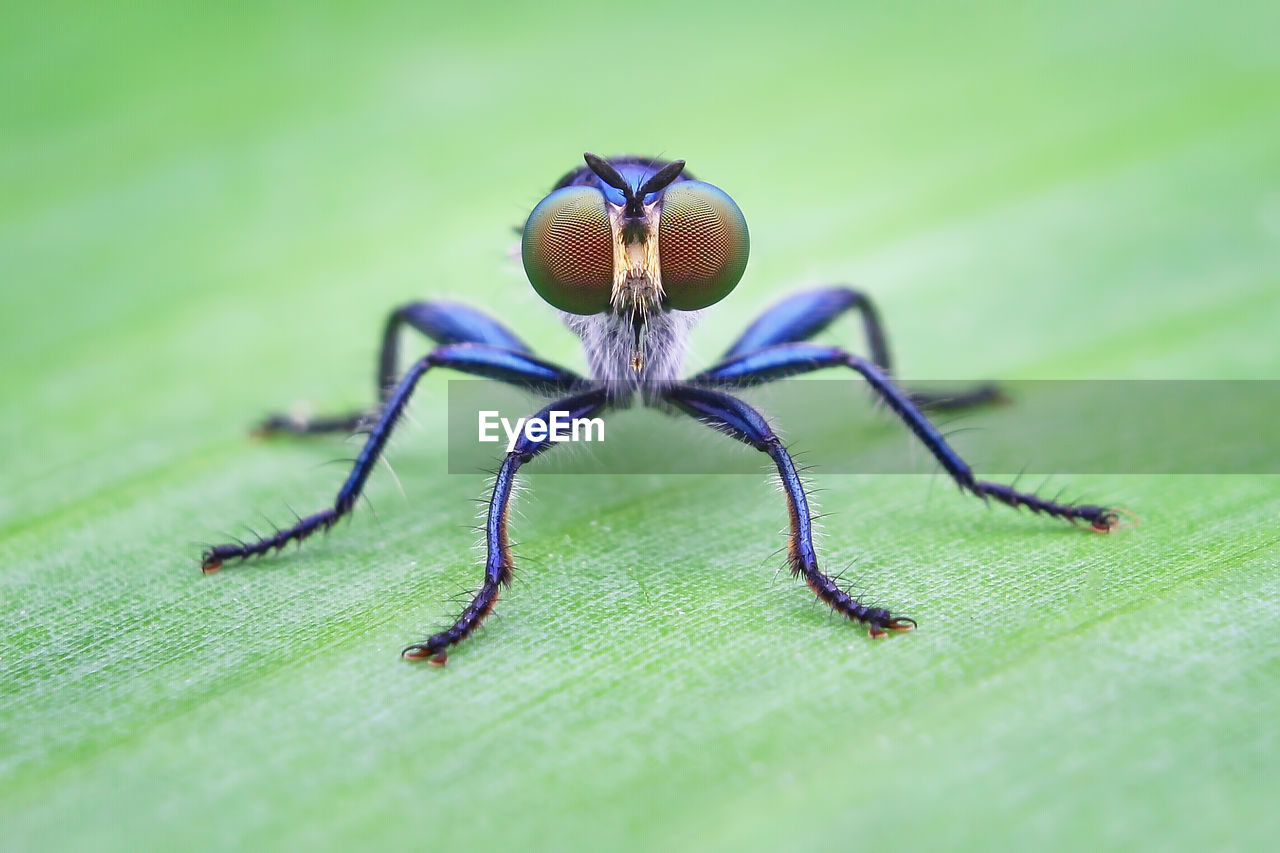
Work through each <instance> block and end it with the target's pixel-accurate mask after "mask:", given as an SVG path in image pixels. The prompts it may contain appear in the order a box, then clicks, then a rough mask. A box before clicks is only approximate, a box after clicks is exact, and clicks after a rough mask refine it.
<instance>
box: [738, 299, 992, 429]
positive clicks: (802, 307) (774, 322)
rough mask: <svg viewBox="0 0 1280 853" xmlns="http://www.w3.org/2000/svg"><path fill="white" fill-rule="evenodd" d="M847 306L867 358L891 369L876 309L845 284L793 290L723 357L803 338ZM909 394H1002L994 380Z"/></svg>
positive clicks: (962, 400)
mask: <svg viewBox="0 0 1280 853" xmlns="http://www.w3.org/2000/svg"><path fill="white" fill-rule="evenodd" d="M848 311H857V312H858V313H859V314H860V315H861V316H862V325H863V329H864V330H865V332H866V336H867V346H868V348H869V349H870V350H871V362H872V363H873V364H875V365H876V366H877V367H879V368H880V369H881V371H883V372H884V373H887V374H890V375H892V373H893V367H892V364H891V362H890V359H889V343H888V341H887V340H886V337H885V331H884V323H883V322H881V320H880V314H879V312H877V311H876V307H875V305H874V304H873V303H872V302H871V299H870V297H868V296H867V295H866V294H865V293H863V292H862V291H860V290H853V289H851V288H848V287H825V288H821V289H819V290H806V291H803V292H801V293H795V294H792V295H791V296H788V297H786V298H785V299H783V300H782V301H781V302H778V303H777V304H775V305H773V306H771V307H769V308H767V309H765V311H764V313H763V314H761V315H760V316H759V317H757V318H756V319H755V320H754V321H753V322H752V323H751V325H750V326H748V327H747V330H746V331H745V332H743V333H742V335H741V336H740V337H739V338H738V340H736V341H735V342H734V343H733V345H732V346H731V347H729V350H728V352H726V353H725V354H724V360H726V361H728V360H730V359H734V358H737V357H739V356H743V355H746V354H747V353H750V352H754V351H755V350H759V349H763V348H765V347H771V346H777V345H778V344H789V343H799V342H801V341H807V340H809V339H811V338H812V337H813V336H814V335H817V334H819V333H820V332H822V331H823V330H824V329H826V328H827V327H828V326H830V325H831V324H832V323H833V322H835V321H836V320H837V319H838V318H839V317H840V316H841V315H843V314H845V313H846V312H848ZM911 399H912V400H914V401H915V403H916V405H918V406H927V407H932V408H937V409H958V408H964V407H966V406H974V405H980V404H983V403H994V402H998V401H1000V400H1001V399H1003V398H1002V396H1001V394H1000V390H999V389H998V388H996V386H995V385H992V384H989V383H987V384H983V385H978V386H977V387H974V388H971V389H969V390H967V391H964V392H963V393H960V394H933V393H930V392H927V391H914V392H911Z"/></svg>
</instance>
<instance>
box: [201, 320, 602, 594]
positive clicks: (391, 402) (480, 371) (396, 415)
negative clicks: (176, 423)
mask: <svg viewBox="0 0 1280 853" xmlns="http://www.w3.org/2000/svg"><path fill="white" fill-rule="evenodd" d="M433 367H448V368H452V369H454V370H457V371H460V372H462V373H469V374H471V375H472V376H482V377H485V378H489V379H499V380H502V381H504V382H509V383H511V384H514V385H520V386H523V387H526V388H553V389H559V390H561V391H567V390H569V389H571V388H573V387H575V386H576V385H578V383H580V382H581V381H582V380H581V378H579V377H578V376H577V375H576V374H574V373H571V372H570V371H568V370H565V369H563V368H560V367H556V366H555V365H553V364H548V363H547V362H544V361H541V360H539V359H536V358H533V357H532V356H529V355H525V354H524V353H520V352H514V351H512V350H505V349H500V348H498V347H494V346H489V345H487V344H450V345H447V346H442V347H437V348H436V349H435V350H433V351H432V352H431V354H430V355H428V356H426V357H425V358H422V359H419V360H418V361H417V362H415V363H414V365H413V366H412V367H411V368H409V370H408V372H406V373H405V375H404V377H403V378H402V379H401V380H400V382H399V383H398V384H397V385H396V386H395V387H394V388H393V389H392V392H391V394H390V395H389V396H388V398H387V400H386V403H385V404H384V405H383V407H382V411H381V413H380V414H379V415H378V419H377V421H376V422H375V423H374V425H373V428H372V429H371V430H370V431H369V435H368V437H367V438H366V439H365V444H364V447H363V448H361V450H360V455H359V456H358V457H357V458H356V462H355V465H354V466H353V467H352V469H351V473H350V475H348V477H347V481H346V482H345V483H344V484H343V486H342V488H341V489H340V490H339V491H338V496H337V498H335V499H334V503H333V506H330V507H327V508H325V509H323V510H321V511H319V512H316V513H313V514H311V515H308V516H306V517H304V518H300V519H298V522H297V523H296V524H294V525H293V526H291V527H287V528H284V529H281V530H278V531H276V532H275V533H274V534H273V535H271V536H264V537H262V538H260V539H258V540H257V541H255V542H250V543H245V542H236V543H232V544H226V545H215V546H214V547H212V548H210V549H208V550H207V551H205V552H204V555H203V557H202V559H201V565H202V567H203V569H204V571H205V572H213V571H217V570H218V569H220V568H221V567H222V564H223V563H224V562H226V561H227V560H233V559H240V560H244V559H247V558H249V557H260V556H262V555H264V554H266V553H268V552H270V551H272V550H277V551H278V550H280V549H282V548H284V546H285V545H287V544H289V543H290V542H301V541H302V540H303V539H306V538H307V537H309V536H311V535H312V534H313V533H315V532H316V531H318V530H328V529H329V528H330V527H333V525H334V524H336V523H337V522H338V519H340V518H342V517H343V516H344V515H347V514H348V513H350V512H351V510H352V508H353V507H354V506H355V503H356V499H357V498H359V497H360V493H361V491H362V490H363V489H364V484H365V480H367V479H368V477H369V473H370V472H371V471H372V470H373V466H374V465H375V464H376V463H377V461H378V457H379V456H381V455H382V451H383V448H384V447H385V446H386V443H387V440H388V439H389V438H390V437H391V433H392V431H393V430H394V429H395V427H396V424H397V423H398V422H399V420H400V416H401V414H403V413H404V409H405V406H407V405H408V403H409V398H410V397H411V396H412V395H413V391H414V389H415V388H416V387H417V385H418V380H420V379H421V378H422V377H423V375H424V374H425V373H426V372H427V371H428V370H430V369H431V368H433Z"/></svg>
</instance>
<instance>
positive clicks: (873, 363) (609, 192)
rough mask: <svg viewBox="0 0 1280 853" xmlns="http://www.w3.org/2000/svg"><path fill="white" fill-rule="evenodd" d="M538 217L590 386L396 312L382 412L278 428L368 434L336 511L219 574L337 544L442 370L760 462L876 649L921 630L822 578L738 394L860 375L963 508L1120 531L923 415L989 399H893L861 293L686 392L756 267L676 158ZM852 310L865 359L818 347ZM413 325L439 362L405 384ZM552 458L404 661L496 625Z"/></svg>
mask: <svg viewBox="0 0 1280 853" xmlns="http://www.w3.org/2000/svg"><path fill="white" fill-rule="evenodd" d="M584 159H585V161H586V162H585V165H583V166H580V167H578V168H577V169H575V170H573V171H571V172H569V173H568V174H567V175H565V176H564V177H563V178H561V179H560V181H559V182H558V183H557V184H556V185H555V186H554V187H553V189H552V191H551V193H550V194H549V195H548V196H547V197H546V198H544V199H543V200H542V201H541V202H539V203H538V205H537V206H536V207H535V208H534V209H533V212H532V213H531V214H530V215H529V218H528V220H527V221H526V222H525V225H524V229H523V235H522V239H521V258H522V261H523V264H524V268H525V272H526V273H527V275H528V278H529V283H530V284H532V285H533V289H534V290H535V291H536V292H537V293H538V295H539V296H541V297H542V298H543V299H544V300H545V301H546V302H548V303H549V304H550V305H551V306H552V307H553V308H556V309H558V310H559V312H560V316H561V318H562V319H563V320H564V323H565V325H567V326H568V327H569V329H570V330H571V331H572V332H573V333H574V334H576V335H577V336H578V337H579V338H581V340H582V343H583V346H584V349H585V351H586V357H587V363H588V372H587V375H586V376H580V375H578V374H576V373H574V372H572V371H570V370H566V369H565V368H563V367H560V366H558V365H555V364H552V363H550V362H547V361H544V360H543V359H540V358H538V357H537V356H536V355H534V354H533V352H532V351H531V350H530V349H529V347H528V346H526V345H525V343H524V342H523V341H521V340H520V338H518V337H517V336H516V335H515V333H513V332H512V331H510V330H509V329H508V328H507V327H506V326H505V325H503V324H502V323H501V322H499V321H498V320H496V319H494V318H492V317H490V316H488V315H487V314H483V313H481V312H480V311H477V310H476V309H474V308H469V307H466V306H463V305H458V304H455V303H449V302H438V301H432V302H415V303H412V304H409V305H405V306H404V307H401V308H398V309H396V310H395V311H393V312H392V313H391V316H390V318H389V319H388V321H387V324H386V329H385V332H384V335H383V341H382V352H381V357H380V360H379V369H378V389H379V400H380V405H379V406H378V407H377V409H376V411H375V412H373V413H356V414H352V415H344V416H340V417H329V418H318V419H314V420H299V419H294V418H289V417H284V416H279V415H276V416H272V417H270V418H268V419H267V420H266V421H265V422H264V423H263V424H262V425H261V429H262V430H263V431H265V432H271V433H281V432H283V433H307V434H311V433H323V432H334V431H343V432H350V431H353V430H357V429H360V428H362V427H367V438H366V440H365V444H364V447H363V449H362V450H361V451H360V454H359V456H358V458H357V459H356V461H355V464H354V466H353V468H352V470H351V474H350V475H349V476H348V478H347V480H346V482H345V483H344V484H343V486H342V488H341V490H339V492H338V495H337V498H336V499H335V500H334V503H333V505H332V506H330V507H327V508H325V509H323V510H321V511H319V512H317V513H314V514H312V515H308V516H306V517H303V518H299V519H298V522H297V523H296V524H294V525H293V526H291V527H288V528H285V529H281V530H278V531H276V532H275V533H274V534H273V535H271V536H266V537H262V538H261V539H258V540H257V541H254V542H251V543H243V542H242V543H235V544H227V545H217V546H215V547H212V548H209V549H208V550H207V551H205V552H204V555H203V559H202V566H203V569H204V571H205V572H213V571H216V570H217V569H219V568H221V567H222V565H223V564H224V563H225V562H226V561H228V560H232V559H241V560H243V559H246V558H248V557H255V556H261V555H264V554H266V553H268V552H269V551H272V550H279V549H281V548H283V547H284V546H285V545H287V544H288V543H289V542H300V541H301V540H303V539H305V538H307V537H308V536H311V535H312V534H313V533H315V532H317V531H319V530H327V529H328V528H330V527H332V526H333V525H334V524H335V523H336V522H337V521H338V519H340V518H342V517H343V516H345V515H347V514H349V513H350V512H351V511H352V509H353V508H354V506H355V503H356V499H357V498H358V497H359V496H360V493H361V490H362V489H363V488H364V485H365V481H366V480H367V479H368V476H369V472H370V471H371V470H372V469H373V467H374V465H375V463H376V462H377V460H378V458H379V456H380V455H381V454H382V452H383V449H384V448H385V446H386V443H387V439H388V438H389V437H390V435H391V432H392V430H394V429H395V426H396V424H397V423H398V422H399V420H400V416H401V415H402V414H403V412H404V410H405V406H406V405H407V404H408V402H409V398H410V396H411V395H412V394H413V391H414V388H415V387H416V386H417V384H418V380H420V379H421V378H422V376H423V374H425V373H427V371H429V370H431V369H432V368H435V367H447V368H451V369H453V370H457V371H460V372H462V373H466V374H471V375H474V376H481V377H486V378H489V379H496V380H499V381H502V382H506V383H510V384H512V385H515V386H519V387H522V388H525V389H530V390H535V391H538V392H541V393H543V394H546V395H547V396H553V397H554V398H555V399H553V400H552V402H550V403H549V404H548V405H547V406H546V407H545V408H544V409H542V410H541V411H540V412H539V413H538V414H537V415H535V416H534V417H535V418H540V419H541V420H543V421H546V420H547V419H548V417H549V416H550V414H551V413H553V412H556V413H563V412H568V413H569V415H570V416H571V417H572V418H575V419H576V418H589V417H595V416H598V415H601V414H603V413H604V412H606V411H608V410H609V409H611V408H616V407H619V406H623V405H628V404H630V403H631V402H633V401H634V400H639V401H641V402H642V403H643V404H645V405H651V406H657V407H659V408H662V409H664V410H665V411H669V412H676V413H680V412H683V413H687V414H688V415H691V416H693V417H694V418H696V419H697V420H699V421H700V422H702V423H705V424H707V425H709V426H711V427H713V428H715V429H718V430H719V431H721V432H723V433H724V434H727V435H729V436H731V437H732V438H734V439H737V440H738V441H741V442H743V443H744V444H747V445H749V446H751V447H754V448H755V449H756V450H759V451H760V452H762V453H764V454H767V455H768V457H769V458H770V459H771V460H772V462H773V465H774V466H775V467H776V468H777V472H778V475H779V477H780V479H781V482H782V487H783V492H784V494H785V495H786V501H787V511H788V514H789V516H790V520H791V527H790V533H789V537H788V547H787V562H788V565H789V566H790V569H791V572H792V573H793V574H794V575H795V576H797V577H800V578H803V579H804V581H805V582H806V583H807V584H808V586H809V587H810V588H811V589H812V590H813V592H814V593H815V594H816V595H817V597H818V598H819V599H820V600H822V601H823V602H825V603H826V604H827V605H828V606H830V607H831V608H832V609H833V610H835V611H837V612H839V613H841V614H843V615H844V616H846V617H848V618H849V619H851V620H854V621H856V622H859V623H862V624H864V625H866V626H867V628H868V630H869V632H870V635H871V636H872V637H884V636H886V635H887V634H888V633H889V632H898V631H909V630H911V629H913V628H915V627H916V623H915V621H914V620H912V619H910V618H908V617H906V616H901V615H895V614H893V613H891V612H890V611H889V610H887V609H885V608H882V607H875V606H870V605H867V604H864V603H862V602H861V601H859V600H858V599H857V598H855V597H854V596H853V595H851V594H850V593H849V592H848V591H847V590H846V589H844V588H843V587H842V586H840V585H839V584H838V583H837V582H836V581H835V580H833V579H832V578H831V577H829V576H828V575H826V574H824V573H823V571H822V569H821V568H820V567H819V563H818V555H817V552H816V551H815V550H814V545H813V519H812V517H811V514H810V511H809V502H808V499H807V497H806V493H805V486H804V484H803V483H802V481H801V478H800V475H799V473H798V472H797V470H796V466H795V464H794V463H793V462H792V459H791V456H790V454H789V453H788V452H787V450H786V448H784V447H783V445H782V442H781V441H780V440H779V439H778V436H777V435H776V434H775V433H774V432H773V430H772V429H771V428H770V426H769V423H768V421H767V420H766V419H765V418H764V417H763V416H762V415H761V414H760V413H759V412H757V411H756V410H755V409H753V408H752V407H751V406H749V405H748V404H747V403H745V402H743V401H742V400H740V399H739V398H738V397H736V396H735V395H734V394H733V393H732V392H733V391H734V390H735V389H738V388H743V387H749V386H753V385H759V384H762V383H766V382H772V381H774V380H777V379H782V378H785V377H791V376H797V375H799V374H804V373H810V372H813V371H816V370H821V369H823V368H831V367H841V368H848V369H850V370H853V371H854V372H855V373H858V374H860V375H861V376H862V378H863V379H865V380H866V382H867V384H868V385H869V386H870V387H871V389H872V390H873V391H874V393H875V394H876V395H877V396H878V397H879V398H880V399H881V400H882V401H883V403H884V404H885V405H886V406H887V407H888V408H889V409H890V410H891V411H892V412H893V413H894V414H895V415H896V416H897V417H898V418H900V419H901V420H902V422H903V423H904V424H906V426H907V428H908V429H910V431H911V432H912V433H913V434H914V435H915V437H916V438H917V439H919V441H920V442H921V443H922V444H923V445H924V446H925V447H926V448H927V449H928V450H929V452H930V453H931V454H932V455H933V456H934V458H935V459H937V460H938V462H939V463H940V464H941V465H942V467H943V469H944V470H946V472H947V473H948V474H949V475H950V476H951V477H952V479H954V480H955V482H956V484H957V485H958V486H959V487H960V489H961V490H962V491H964V492H967V493H969V494H971V495H973V496H975V497H978V498H981V499H983V500H984V501H986V500H992V499H994V500H996V501H998V502H1000V503H1003V504H1007V505H1009V506H1011V507H1015V508H1016V507H1025V508H1027V509H1030V510H1032V511H1033V512H1035V513H1044V514H1046V515H1050V516H1054V517H1056V518H1060V519H1064V520H1067V521H1070V522H1072V523H1075V522H1079V521H1083V522H1087V523H1088V524H1089V526H1090V527H1091V528H1092V529H1093V530H1096V531H1099V532H1107V531H1110V530H1112V529H1114V528H1115V527H1116V526H1117V522H1118V515H1117V510H1115V509H1112V508H1108V507H1103V506H1093V505H1083V504H1071V503H1057V502H1056V501H1052V500H1045V499H1043V498H1041V497H1039V496H1037V495H1035V494H1030V493H1025V492H1020V491H1017V490H1015V489H1014V488H1013V487H1012V486H1008V485H1003V484H1000V483H994V482H989V481H986V480H979V479H977V478H976V477H975V476H974V474H973V471H972V470H971V469H970V468H969V466H968V465H967V464H966V463H965V462H964V460H962V459H961V458H960V457H959V455H957V454H956V452H955V451H954V450H952V448H951V447H950V446H949V445H948V444H947V442H946V440H945V439H944V438H943V436H942V435H941V433H939V431H938V430H937V429H936V428H935V427H934V426H933V424H931V423H930V422H929V420H928V418H926V417H925V415H924V414H923V413H922V411H921V407H922V406H924V405H926V404H933V405H938V406H946V407H954V406H964V405H972V404H976V403H982V402H986V401H990V400H992V399H994V398H995V397H996V396H997V395H998V392H997V391H996V389H994V388H993V387H991V386H981V387H978V388H975V389H974V390H972V391H971V392H969V393H965V394H962V395H959V396H957V397H951V398H950V399H931V398H930V397H928V396H927V395H924V394H921V393H911V392H908V391H905V390H903V389H902V388H900V387H899V386H898V385H896V384H895V383H894V382H893V381H892V380H891V379H890V378H889V377H890V363H889V352H888V346H887V343H886V340H885V334H884V329H883V327H882V325H881V322H880V318H879V316H878V314H877V312H876V310H875V308H874V306H873V305H872V303H871V301H870V300H869V299H868V298H867V297H866V295H864V294H863V293H861V292H859V291H857V290H852V289H849V288H846V287H827V288H822V289H817V290H811V291H806V292H803V293H798V294H795V295H793V296H790V297H788V298H786V299H783V300H782V301H781V302H779V303H777V304H776V305H774V306H773V307H771V308H769V309H768V310H767V311H765V312H764V313H763V314H761V315H760V316H759V317H758V318H757V319H756V320H755V321H754V322H753V323H751V325H750V326H748V327H747V329H746V331H744V332H743V333H742V335H741V336H740V337H739V338H738V339H737V341H736V342H735V343H734V344H733V345H732V346H731V347H729V349H728V351H727V352H726V353H725V354H724V356H723V357H722V358H721V359H720V361H719V362H717V363H716V364H714V365H712V366H711V367H708V368H706V369H705V370H702V371H700V372H698V373H695V374H693V375H692V376H690V377H688V378H683V379H682V378H681V370H682V364H683V361H684V355H685V349H686V341H687V339H688V336H689V333H690V330H691V329H692V328H693V326H694V324H695V322H696V321H697V319H698V317H699V315H700V313H701V312H702V310H703V309H706V308H709V307H710V306H712V305H714V304H716V303H717V302H719V301H720V300H722V299H724V298H725V297H726V296H728V295H729V293H730V292H731V291H732V290H733V289H734V287H735V286H736V285H737V283H738V281H739V279H741V277H742V274H743V271H744V270H745V269H746V266H747V255H748V246H749V240H748V234H747V223H746V219H745V218H744V217H743V215H742V211H741V210H739V209H738V205H737V204H735V203H734V201H733V199H732V198H730V197H729V196H728V194H726V193H725V192H724V191H723V190H721V189H720V188H718V187H716V186H713V185H712V184H709V183H705V182H703V181H699V180H696V179H694V177H693V176H692V175H691V174H689V173H688V172H687V171H686V170H685V164H684V161H683V160H676V161H673V162H667V161H664V160H659V159H654V158H647V157H634V156H624V157H615V158H613V159H612V160H606V159H604V158H601V157H597V156H595V155H594V154H589V153H588V154H586V155H585V156H584ZM848 312H856V313H857V314H859V315H860V316H861V319H862V323H863V326H864V328H865V330H866V336H867V342H868V349H869V350H870V352H869V357H863V356H859V355H855V354H853V353H851V352H849V351H848V350H845V349H842V348H840V347H836V346H826V345H822V344H816V343H810V340H811V339H812V338H813V337H814V336H815V335H816V334H817V333H819V332H820V331H822V330H823V329H825V328H826V327H827V326H828V325H830V324H831V323H832V322H833V321H834V320H835V319H837V318H838V317H840V316H842V315H844V314H846V313H848ZM404 326H408V327H410V328H412V329H415V330H417V331H418V332H421V333H422V334H424V335H426V336H427V337H428V338H430V339H431V340H432V341H434V342H435V343H436V344H437V346H436V347H435V348H434V349H433V350H431V352H429V353H428V354H427V355H425V356H423V357H422V358H420V359H418V360H417V361H416V362H414V364H413V365H412V366H411V367H410V368H409V369H408V370H407V371H406V372H404V373H403V374H400V373H399V368H398V350H399V337H400V331H401V329H402V328H403V327H404ZM551 446H552V442H551V441H550V440H549V439H548V440H541V441H539V440H534V439H531V438H530V437H529V436H528V434H527V433H526V434H524V435H521V436H520V437H519V438H518V439H517V440H516V441H515V443H514V444H513V446H512V448H511V449H510V451H509V452H508V453H507V455H506V457H505V458H504V459H503V461H502V464H501V466H500V467H499V469H498V471H497V478H496V482H495V483H494V487H493V493H492V496H491V497H490V498H489V502H488V513H487V519H486V522H485V527H484V530H485V546H486V548H487V557H486V559H485V567H484V581H483V583H482V584H481V586H480V588H479V589H478V590H477V591H476V592H475V593H474V595H473V597H472V598H471V601H470V602H469V603H468V604H467V606H466V608H465V609H464V610H463V611H462V613H461V614H459V616H458V617H457V619H456V620H454V622H453V624H452V625H451V626H450V627H448V628H447V629H445V630H443V631H441V632H439V633H437V634H435V635H433V636H431V637H429V638H428V639H427V640H425V641H423V642H420V643H414V644H413V645H411V646H409V647H408V648H406V649H405V650H404V652H403V656H404V657H405V658H407V659H410V660H426V661H428V662H430V663H433V664H437V665H442V664H444V663H445V661H446V660H447V653H448V650H449V649H450V648H451V647H452V646H454V645H455V644H457V643H458V642H460V641H461V640H463V639H464V638H466V637H467V636H468V635H470V634H471V633H472V632H473V631H475V630H476V628H477V627H478V626H479V625H480V624H481V623H482V622H483V621H484V619H485V617H486V616H488V615H489V613H490V612H491V611H492V609H493V606H494V603H495V602H496V600H497V598H498V594H499V592H500V591H501V590H502V588H503V587H505V586H507V585H509V584H510V583H511V580H512V569H513V560H512V555H511V549H510V546H509V545H508V541H507V514H508V508H509V505H510V501H511V494H512V491H513V489H514V485H515V478H516V473H517V471H519V469H520V468H521V466H523V465H525V464H526V463H528V462H530V461H532V460H533V459H534V458H535V457H536V456H538V455H539V454H540V453H543V452H544V451H546V450H547V449H549V448H550V447H551Z"/></svg>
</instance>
